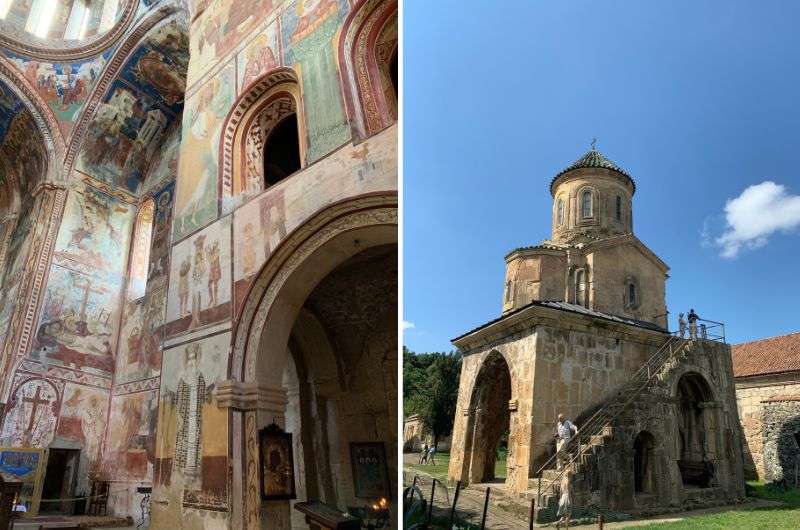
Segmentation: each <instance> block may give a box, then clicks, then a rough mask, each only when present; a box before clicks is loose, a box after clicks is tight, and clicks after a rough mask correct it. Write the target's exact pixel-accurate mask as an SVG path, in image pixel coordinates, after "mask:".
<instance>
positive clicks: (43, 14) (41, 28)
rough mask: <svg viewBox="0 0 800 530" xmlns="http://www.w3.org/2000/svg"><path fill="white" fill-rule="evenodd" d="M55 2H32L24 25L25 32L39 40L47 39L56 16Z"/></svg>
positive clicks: (39, 0) (40, 0)
mask: <svg viewBox="0 0 800 530" xmlns="http://www.w3.org/2000/svg"><path fill="white" fill-rule="evenodd" d="M56 6H57V0H34V2H33V5H32V6H31V10H30V12H29V14H28V20H27V22H26V23H25V31H27V32H28V33H33V34H34V35H36V36H37V37H39V38H42V39H43V38H45V37H47V33H48V32H49V31H50V24H51V23H52V22H53V16H54V15H55V14H56Z"/></svg>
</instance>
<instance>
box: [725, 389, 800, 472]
mask: <svg viewBox="0 0 800 530" xmlns="http://www.w3.org/2000/svg"><path fill="white" fill-rule="evenodd" d="M799 379H800V376H798V374H794V375H793V376H787V375H786V374H780V375H777V376H767V377H761V378H758V379H754V380H745V379H739V380H737V382H736V402H737V406H738V409H739V417H740V418H741V421H742V434H743V436H744V447H745V459H744V466H745V475H746V476H747V478H748V479H756V478H757V479H760V480H765V478H766V473H765V469H764V438H763V428H764V426H763V412H764V403H763V402H764V401H765V400H768V399H769V398H772V397H774V396H797V395H800V381H799Z"/></svg>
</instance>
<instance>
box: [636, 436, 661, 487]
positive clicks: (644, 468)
mask: <svg viewBox="0 0 800 530" xmlns="http://www.w3.org/2000/svg"><path fill="white" fill-rule="evenodd" d="M657 480H658V477H657V474H656V438H655V436H653V434H652V433H650V432H648V431H640V432H639V433H638V434H637V435H636V437H635V438H634V440H633V491H634V492H635V493H648V494H650V493H655V492H656V491H657Z"/></svg>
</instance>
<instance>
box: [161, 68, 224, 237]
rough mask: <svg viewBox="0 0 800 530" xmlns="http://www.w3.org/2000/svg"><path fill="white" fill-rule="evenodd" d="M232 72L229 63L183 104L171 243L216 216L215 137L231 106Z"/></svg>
mask: <svg viewBox="0 0 800 530" xmlns="http://www.w3.org/2000/svg"><path fill="white" fill-rule="evenodd" d="M234 71H235V68H234V65H233V63H231V64H228V65H226V66H225V67H224V68H223V69H222V70H221V71H220V72H219V73H218V74H217V76H216V77H214V78H213V79H211V80H210V81H208V82H207V83H206V84H205V85H203V86H202V87H201V88H200V89H199V90H198V91H197V92H196V93H195V94H193V95H192V96H191V97H190V98H189V100H188V101H187V104H186V110H185V112H184V116H183V140H182V142H181V161H182V162H181V164H180V178H179V179H178V184H177V192H176V193H177V199H176V204H175V223H174V226H173V234H174V239H175V240H178V239H181V238H182V237H185V236H186V235H188V234H190V233H192V232H194V231H195V230H197V229H198V228H200V227H202V226H204V225H206V224H208V223H209V222H210V221H211V220H213V219H214V218H215V217H216V216H217V178H218V175H217V172H218V167H217V165H218V160H219V137H220V130H221V128H222V122H223V120H224V119H225V116H226V115H227V114H228V111H229V110H230V108H231V105H233V100H234V96H235V77H234Z"/></svg>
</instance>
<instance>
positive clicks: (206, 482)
mask: <svg viewBox="0 0 800 530" xmlns="http://www.w3.org/2000/svg"><path fill="white" fill-rule="evenodd" d="M230 339H231V337H230V333H227V332H226V333H222V334H219V335H214V336H211V337H207V338H205V339H202V340H199V341H197V342H192V343H189V344H184V345H181V346H178V347H175V348H171V349H167V350H165V351H164V366H163V370H164V373H169V374H171V376H170V377H168V378H164V380H163V381H162V385H161V397H160V402H159V411H158V415H159V423H158V443H157V448H156V479H155V484H156V488H166V489H169V490H171V492H172V494H171V495H167V496H168V497H173V498H177V499H180V500H181V503H182V504H183V506H185V507H190V508H200V509H204V510H213V511H227V509H228V497H227V477H228V471H227V469H228V428H227V426H228V413H227V410H226V409H221V408H219V407H217V404H216V403H215V399H214V397H213V390H214V385H215V383H216V382H218V381H221V380H223V379H225V375H226V372H227V366H228V349H229V346H230ZM162 493H163V492H162Z"/></svg>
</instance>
